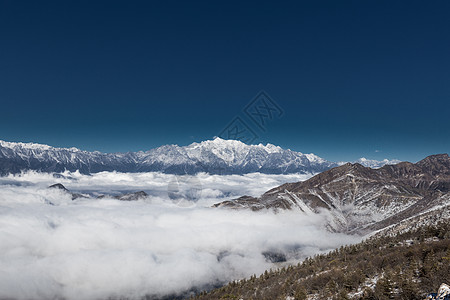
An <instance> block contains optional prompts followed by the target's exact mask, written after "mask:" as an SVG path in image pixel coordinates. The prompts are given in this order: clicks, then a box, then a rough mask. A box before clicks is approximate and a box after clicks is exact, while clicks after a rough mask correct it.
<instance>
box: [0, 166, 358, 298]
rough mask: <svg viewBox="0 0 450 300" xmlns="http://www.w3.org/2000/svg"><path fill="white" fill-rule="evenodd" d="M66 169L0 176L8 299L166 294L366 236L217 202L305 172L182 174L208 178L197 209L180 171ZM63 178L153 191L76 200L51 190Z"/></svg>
mask: <svg viewBox="0 0 450 300" xmlns="http://www.w3.org/2000/svg"><path fill="white" fill-rule="evenodd" d="M63 175H64V178H54V176H53V175H52V174H39V173H33V172H31V173H25V174H22V175H21V176H8V177H2V178H0V253H2V255H1V256H0V298H2V299H3V298H13V299H50V298H65V299H107V298H121V297H125V298H130V299H139V298H141V297H143V296H146V295H150V296H151V297H154V298H161V297H164V296H167V295H174V294H185V293H188V292H189V291H191V290H192V289H196V288H197V289H202V288H208V287H211V286H214V285H219V284H222V283H224V282H227V281H230V280H234V279H239V278H243V277H248V276H250V275H252V274H259V273H262V272H263V271H264V270H265V269H268V268H271V267H272V268H273V267H275V265H274V263H273V262H271V260H270V256H268V255H267V253H277V254H281V255H283V256H284V257H286V259H287V261H288V262H294V261H296V260H298V259H302V258H304V257H305V256H308V255H313V254H316V253H318V252H322V251H326V250H328V249H332V248H335V247H338V246H340V245H342V244H346V243H353V242H356V241H358V240H359V238H358V237H351V236H345V235H341V234H332V233H329V232H326V231H325V230H324V229H323V226H322V225H323V223H324V218H325V217H324V216H321V215H315V216H304V215H302V214H300V213H299V212H297V211H290V212H283V213H279V214H274V213H272V212H269V211H264V212H259V213H255V212H248V211H234V210H226V209H213V208H210V205H211V204H212V203H216V202H218V201H223V200H225V199H229V198H233V197H236V196H241V195H244V194H247V195H253V196H256V195H259V194H261V193H262V192H264V191H266V190H267V189H269V188H272V187H274V186H277V185H279V184H281V183H283V182H288V181H298V180H304V179H306V177H305V175H295V174H292V175H263V174H247V175H243V176H241V175H227V176H220V175H207V174H199V175H197V176H190V177H181V178H177V180H176V181H177V182H178V183H179V184H178V187H179V190H180V191H181V192H182V193H183V192H185V191H188V190H189V189H190V188H191V187H190V185H189V184H190V183H192V182H196V183H197V184H198V183H200V184H201V187H202V188H201V194H200V195H199V197H198V199H197V202H195V203H193V204H192V205H189V206H182V205H177V203H175V202H174V201H173V200H172V199H170V197H169V196H168V190H169V191H170V188H168V186H169V183H170V182H171V181H173V176H172V175H167V174H160V173H140V174H122V173H115V172H103V173H99V174H95V175H93V176H86V175H81V174H78V173H65V174H63ZM56 182H61V183H63V184H64V185H65V186H66V187H67V188H68V189H70V190H71V191H76V192H83V193H89V194H91V195H96V194H101V193H106V194H115V193H119V192H123V191H136V190H145V191H146V192H147V193H148V194H149V195H150V196H149V197H148V198H147V199H144V200H139V201H132V202H125V201H118V200H114V199H111V198H110V197H106V198H102V199H95V198H89V199H77V200H75V201H72V200H71V197H70V195H67V194H64V193H63V192H62V191H60V190H49V189H46V187H47V186H48V185H50V184H54V183H56ZM197 187H198V186H197Z"/></svg>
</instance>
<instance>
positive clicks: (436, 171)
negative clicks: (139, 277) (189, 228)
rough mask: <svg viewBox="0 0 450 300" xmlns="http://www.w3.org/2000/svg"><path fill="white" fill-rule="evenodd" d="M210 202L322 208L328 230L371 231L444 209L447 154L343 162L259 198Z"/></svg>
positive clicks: (449, 202)
mask: <svg viewBox="0 0 450 300" xmlns="http://www.w3.org/2000/svg"><path fill="white" fill-rule="evenodd" d="M215 207H228V208H235V209H252V210H261V209H274V210H283V209H297V210H299V211H301V212H302V213H304V214H315V213H320V212H325V213H327V214H328V215H329V223H328V226H329V228H330V230H333V231H339V232H349V233H352V232H358V233H368V232H373V231H376V230H379V229H382V228H386V227H388V226H390V225H392V224H397V223H399V222H400V221H402V220H406V219H408V218H411V217H414V216H417V215H420V214H423V213H426V212H429V211H432V210H433V209H440V210H448V209H449V208H450V158H449V156H448V154H440V155H432V156H429V157H427V158H425V159H423V160H421V161H419V162H418V163H416V164H413V163H409V162H402V163H399V164H396V165H386V166H384V167H381V168H379V169H371V168H368V167H364V166H362V165H360V164H351V163H347V164H344V165H342V166H339V167H336V168H333V169H330V170H328V171H325V172H323V173H320V174H318V175H316V176H314V177H312V178H310V179H309V180H306V181H303V182H297V183H286V184H283V185H281V186H279V187H276V188H274V189H272V190H269V191H267V192H266V193H264V194H263V195H261V196H260V197H258V198H254V197H249V196H243V197H241V198H238V199H235V200H232V201H225V202H221V203H218V204H216V205H215Z"/></svg>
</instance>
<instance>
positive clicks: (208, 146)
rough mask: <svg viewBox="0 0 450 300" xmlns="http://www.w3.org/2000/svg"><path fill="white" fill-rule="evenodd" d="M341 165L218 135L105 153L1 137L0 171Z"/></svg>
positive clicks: (218, 170) (241, 170)
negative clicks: (197, 139) (153, 147)
mask: <svg viewBox="0 0 450 300" xmlns="http://www.w3.org/2000/svg"><path fill="white" fill-rule="evenodd" d="M396 162H398V161H389V160H384V161H374V160H367V159H364V158H362V159H360V160H359V161H358V163H360V164H362V165H364V166H370V167H381V166H383V165H385V164H390V163H396ZM339 164H340V163H335V162H331V161H327V160H325V159H323V158H321V157H319V156H317V155H314V154H303V153H301V152H296V151H292V150H289V149H283V148H281V147H279V146H275V145H272V144H267V145H262V144H259V145H247V144H244V143H242V142H240V141H236V140H223V139H221V138H215V139H213V140H207V141H203V142H200V143H192V144H190V145H188V146H178V145H164V146H161V147H158V148H155V149H151V150H149V151H145V152H144V151H139V152H127V153H102V152H98V151H94V152H89V151H82V150H80V149H77V148H56V147H51V146H48V145H41V144H35V143H14V142H5V141H1V140H0V174H8V173H19V172H22V171H26V170H37V171H41V172H63V171H65V170H69V171H76V170H79V171H80V172H81V173H83V174H89V173H96V172H101V171H118V172H150V171H158V172H164V173H169V174H195V173H198V172H208V173H212V174H245V173H252V172H261V173H266V174H288V173H305V174H306V173H310V174H315V173H319V172H323V171H325V170H328V169H330V168H332V167H336V166H338V165H339Z"/></svg>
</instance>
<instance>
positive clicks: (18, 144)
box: [0, 140, 81, 152]
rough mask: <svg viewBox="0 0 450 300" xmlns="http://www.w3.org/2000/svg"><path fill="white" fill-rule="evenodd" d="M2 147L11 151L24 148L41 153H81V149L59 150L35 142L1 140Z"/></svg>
mask: <svg viewBox="0 0 450 300" xmlns="http://www.w3.org/2000/svg"><path fill="white" fill-rule="evenodd" d="M0 146H1V147H4V148H9V149H16V148H22V149H27V150H41V151H48V150H56V151H61V150H66V151H70V152H81V150H80V149H78V148H75V147H71V148H58V147H52V146H49V145H45V144H38V143H33V142H29V143H23V142H6V141H2V140H0Z"/></svg>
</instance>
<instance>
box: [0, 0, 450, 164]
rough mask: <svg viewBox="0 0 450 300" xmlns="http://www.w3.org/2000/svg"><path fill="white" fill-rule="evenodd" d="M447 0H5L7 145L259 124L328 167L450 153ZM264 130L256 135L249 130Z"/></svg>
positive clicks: (1, 68)
mask: <svg viewBox="0 0 450 300" xmlns="http://www.w3.org/2000/svg"><path fill="white" fill-rule="evenodd" d="M449 16H450V2H449V1H293V2H283V3H280V2H279V1H277V2H275V1H272V2H265V1H255V2H253V3H250V2H245V3H244V2H242V1H236V2H234V1H205V2H197V1H179V2H174V1H142V2H140V1H121V2H119V1H14V0H4V1H1V2H0V43H1V44H0V108H1V110H0V139H3V140H7V141H34V142H39V143H46V144H50V145H53V146H63V147H66V146H75V147H78V148H82V149H86V150H100V151H105V152H116V151H136V150H146V149H150V148H154V147H157V146H160V145H163V144H168V143H170V144H172V143H174V144H179V145H186V144H189V143H191V142H193V141H201V140H205V139H210V138H212V137H214V136H217V135H219V133H220V132H221V131H222V130H223V129H224V127H225V126H226V125H227V124H228V123H229V122H230V121H231V120H233V118H234V117H235V116H241V117H242V118H243V119H242V120H244V121H245V122H250V123H251V120H250V121H249V120H248V119H245V117H246V116H245V113H244V112H243V109H244V107H245V105H246V104H247V103H249V101H251V100H252V99H253V97H254V96H255V95H256V94H257V93H258V92H259V91H260V90H265V91H266V92H267V93H268V94H269V95H270V96H271V97H272V98H273V100H275V101H276V103H277V104H278V105H279V107H280V108H282V109H283V111H284V114H283V115H282V116H281V117H280V118H276V119H274V120H271V121H270V122H268V123H267V124H266V126H265V127H264V128H265V130H266V131H265V132H264V131H261V130H260V128H258V127H255V126H254V124H253V125H249V126H250V127H252V128H253V130H254V131H255V132H256V133H257V135H258V137H259V138H258V139H257V140H256V141H257V142H263V143H267V142H270V143H273V144H277V145H280V146H282V147H286V148H290V149H293V150H297V151H301V152H308V153H309V152H314V153H316V154H318V155H320V156H322V157H324V158H327V159H330V160H352V159H356V158H358V157H361V156H365V157H368V158H378V159H379V158H384V157H388V158H398V159H402V160H410V161H416V160H419V159H421V158H423V157H424V156H426V155H429V154H434V153H443V152H450V118H449V116H450V17H449ZM258 130H259V131H258Z"/></svg>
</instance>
